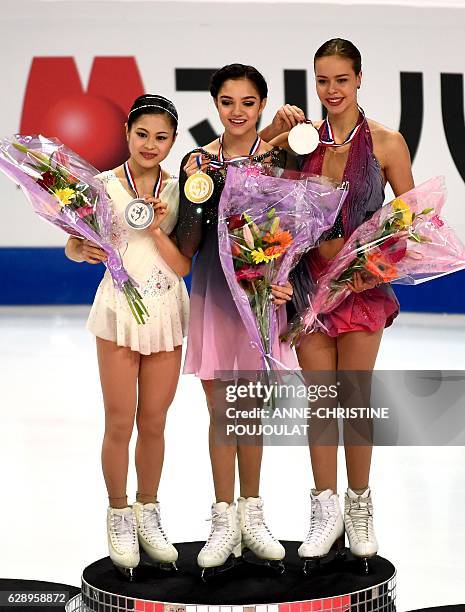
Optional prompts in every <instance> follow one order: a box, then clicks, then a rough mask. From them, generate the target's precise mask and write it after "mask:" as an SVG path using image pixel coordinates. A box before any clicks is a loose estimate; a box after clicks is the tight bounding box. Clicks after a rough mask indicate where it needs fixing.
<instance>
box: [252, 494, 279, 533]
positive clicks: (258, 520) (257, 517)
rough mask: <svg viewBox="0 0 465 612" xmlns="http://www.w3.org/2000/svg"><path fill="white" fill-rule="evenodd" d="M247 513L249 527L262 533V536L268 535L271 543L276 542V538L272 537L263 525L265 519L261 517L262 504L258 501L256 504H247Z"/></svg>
mask: <svg viewBox="0 0 465 612" xmlns="http://www.w3.org/2000/svg"><path fill="white" fill-rule="evenodd" d="M247 511H248V514H249V518H250V521H249V523H250V527H251V528H252V529H253V530H255V531H259V532H264V534H263V533H262V534H263V535H268V536H269V537H270V538H271V539H272V540H273V541H276V538H275V537H274V536H273V534H272V533H271V531H270V530H269V528H268V525H267V524H266V523H265V517H264V515H263V502H261V501H259V502H258V503H256V504H249V505H248V506H247Z"/></svg>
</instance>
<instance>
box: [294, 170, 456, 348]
mask: <svg viewBox="0 0 465 612" xmlns="http://www.w3.org/2000/svg"><path fill="white" fill-rule="evenodd" d="M445 200H446V189H445V183H444V178H443V177H435V178H432V179H430V180H428V181H426V182H425V183H423V184H422V185H420V186H419V187H416V188H414V189H412V190H411V191H409V192H407V193H405V194H403V195H401V196H399V197H398V198H395V199H394V200H393V201H392V202H389V203H388V204H385V205H384V206H382V207H381V208H380V209H379V210H378V211H377V212H376V213H375V214H374V215H373V216H372V217H371V218H370V219H369V220H368V221H365V223H363V224H362V225H361V226H360V227H358V228H357V229H356V230H355V231H354V232H353V234H352V235H351V236H350V238H349V240H348V241H347V242H346V243H345V245H344V247H343V248H342V250H341V251H340V252H339V253H338V254H337V256H336V257H335V258H334V260H333V262H332V263H331V265H330V266H329V267H328V269H327V271H326V273H325V274H324V275H322V276H321V277H320V278H319V279H318V281H317V283H316V284H315V290H314V293H313V295H309V296H308V307H307V308H306V309H305V310H303V311H302V312H300V313H299V314H298V315H297V316H296V317H295V318H294V319H293V321H291V323H290V324H289V326H288V330H287V332H286V334H284V335H283V336H282V338H283V340H284V339H285V340H288V341H291V342H292V343H293V344H295V343H297V342H298V340H299V338H300V336H301V335H302V334H307V333H311V332H312V331H315V330H317V329H324V324H323V323H322V321H321V320H320V317H321V315H324V314H328V313H330V312H331V311H332V310H334V309H335V308H336V307H337V306H339V304H341V303H342V302H343V301H344V299H345V298H346V297H347V296H348V295H349V293H350V292H351V289H350V287H349V286H348V283H352V281H353V279H354V274H355V273H356V272H357V273H359V274H360V275H361V278H362V280H365V281H378V282H379V283H396V284H403V285H415V284H419V283H423V282H425V281H428V280H431V279H434V278H437V277H439V276H444V275H445V274H450V273H451V272H456V271H458V270H461V269H463V268H465V246H464V244H463V243H462V242H461V240H460V239H459V238H458V237H457V235H456V234H455V232H454V231H453V229H452V228H451V227H449V226H448V225H447V223H446V222H445V221H444V219H442V218H441V216H440V215H441V213H442V208H443V206H444V203H445Z"/></svg>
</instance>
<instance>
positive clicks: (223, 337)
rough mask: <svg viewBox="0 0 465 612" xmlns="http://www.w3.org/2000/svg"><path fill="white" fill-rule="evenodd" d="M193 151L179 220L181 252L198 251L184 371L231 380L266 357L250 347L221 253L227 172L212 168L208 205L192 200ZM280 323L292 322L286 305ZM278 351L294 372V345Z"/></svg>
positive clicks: (272, 159)
mask: <svg viewBox="0 0 465 612" xmlns="http://www.w3.org/2000/svg"><path fill="white" fill-rule="evenodd" d="M194 152H201V153H202V154H203V155H204V156H205V157H207V158H210V159H212V160H217V159H218V157H217V156H216V155H213V154H211V153H209V152H208V151H205V150H204V149H201V148H199V149H195V151H194ZM190 154H191V153H188V154H187V155H186V156H185V157H184V159H183V160H182V162H181V170H180V174H179V190H180V200H179V220H178V224H177V228H176V237H177V242H178V247H179V249H180V251H181V252H182V253H183V254H184V255H186V256H187V257H193V256H194V255H195V254H196V253H197V257H196V259H195V263H194V269H193V273H192V287H191V296H190V298H191V301H190V322H189V331H188V336H187V353H186V359H185V363H184V374H195V375H196V376H198V377H199V378H201V379H202V380H212V379H224V380H228V379H230V378H231V377H230V376H229V377H228V376H227V372H235V371H238V370H242V371H257V370H261V369H262V360H261V357H260V353H259V351H258V350H257V349H256V348H253V347H252V346H251V343H250V338H249V335H248V333H247V330H246V328H245V326H244V324H243V322H242V319H241V317H240V314H239V311H238V310H237V307H236V304H235V302H234V300H233V297H232V295H231V292H230V290H229V287H228V283H227V281H226V278H225V276H224V272H223V268H222V266H221V261H220V257H219V250H218V203H219V200H220V197H221V193H222V191H223V187H224V183H225V177H226V170H224V169H223V168H222V169H219V170H218V169H212V168H208V170H207V173H208V174H209V175H210V176H211V177H212V179H213V182H214V185H215V188H214V191H213V194H212V196H211V197H210V199H209V200H207V202H205V203H204V204H201V205H199V204H193V203H192V202H190V201H189V200H188V199H187V198H186V197H185V195H184V185H185V182H186V180H187V175H186V173H185V172H184V170H183V168H184V165H185V164H186V162H187V160H188V158H189V155H190ZM252 159H253V161H256V162H262V163H271V164H272V165H273V166H277V167H280V168H285V167H286V166H287V165H292V166H293V167H295V159H294V158H292V157H291V156H290V155H288V154H287V153H286V151H284V150H282V149H279V148H274V149H273V150H272V151H270V152H267V153H264V154H261V155H257V156H255V157H253V158H252ZM278 322H279V330H280V331H284V330H285V328H286V324H287V318H286V309H285V308H284V307H281V308H279V309H278ZM273 355H274V356H275V357H276V358H277V359H278V360H279V361H280V362H281V363H282V364H284V365H285V366H286V367H288V368H289V369H290V370H293V369H296V368H298V363H297V359H296V357H295V354H294V352H293V351H292V349H291V348H290V347H289V345H287V344H284V343H281V342H279V340H278V339H276V343H275V346H274V347H273ZM221 372H222V373H221Z"/></svg>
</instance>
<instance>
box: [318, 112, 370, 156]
mask: <svg viewBox="0 0 465 612" xmlns="http://www.w3.org/2000/svg"><path fill="white" fill-rule="evenodd" d="M358 110H359V111H360V114H361V115H362V119H361V121H359V123H357V125H356V126H355V127H354V128H353V129H352V130H351V131H350V133H349V135H348V136H347V138H346V139H345V140H344V142H341V143H340V144H336V142H334V135H333V130H332V129H331V124H330V123H329V120H328V117H326V119H325V125H326V133H327V135H328V136H327V138H320V143H321V144H322V145H323V146H325V147H343V146H344V145H346V144H349V142H352V140H353V139H354V138H355V136H356V135H357V134H358V132H359V130H360V128H361V127H362V124H363V122H364V121H365V113H364V112H363V110H362V109H361V108H360V106H359V107H358Z"/></svg>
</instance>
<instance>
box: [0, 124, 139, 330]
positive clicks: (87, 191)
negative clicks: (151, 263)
mask: <svg viewBox="0 0 465 612" xmlns="http://www.w3.org/2000/svg"><path fill="white" fill-rule="evenodd" d="M0 170H2V171H3V172H4V173H5V174H6V175H7V176H8V177H9V178H10V179H12V180H13V181H14V182H15V183H16V184H18V185H19V186H20V187H21V189H22V190H23V192H24V193H25V195H26V197H27V199H28V200H29V202H30V203H31V205H32V207H33V209H34V212H36V214H37V215H39V217H41V218H42V219H45V220H46V221H48V222H49V223H51V224H53V225H55V226H57V227H59V228H61V229H62V230H64V231H65V232H67V233H69V234H71V235H74V236H78V237H80V238H84V239H87V240H90V241H91V242H93V243H95V244H97V245H98V246H99V247H100V248H102V249H103V250H104V251H105V252H106V253H107V254H108V259H107V261H106V262H105V265H106V267H107V268H108V270H109V272H110V274H111V276H112V278H113V282H114V284H115V286H116V287H117V288H118V289H119V290H120V291H122V292H123V293H124V295H125V296H126V299H127V301H128V304H129V307H130V309H131V312H132V314H133V316H134V317H135V319H136V321H137V322H138V323H139V324H143V323H145V317H146V316H148V312H147V309H146V308H145V306H144V303H143V301H142V298H141V296H140V294H139V292H138V291H137V289H136V286H135V283H134V282H133V281H132V280H131V279H130V278H129V276H128V274H127V272H126V270H125V269H124V267H123V262H122V259H121V255H120V253H119V251H118V248H117V246H118V242H119V237H118V236H117V235H116V234H115V231H114V228H115V219H114V218H113V213H112V206H111V201H110V200H109V198H108V197H107V195H106V192H105V189H104V187H103V184H102V183H101V182H100V181H99V180H98V179H96V178H95V175H96V174H97V170H96V169H95V168H93V167H92V166H91V165H90V164H88V163H87V162H85V161H84V160H83V159H81V158H80V157H79V156H78V155H77V154H76V153H74V152H73V151H71V150H70V149H68V148H67V147H65V146H64V145H63V144H61V143H60V142H59V141H58V140H55V139H48V138H44V137H43V136H17V137H16V138H13V139H4V140H2V141H0Z"/></svg>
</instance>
